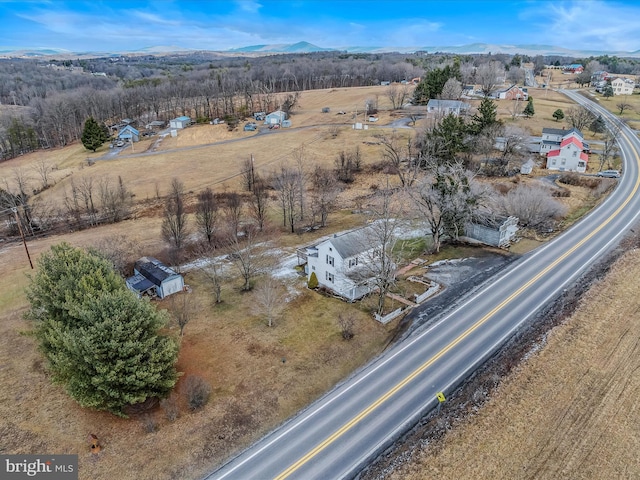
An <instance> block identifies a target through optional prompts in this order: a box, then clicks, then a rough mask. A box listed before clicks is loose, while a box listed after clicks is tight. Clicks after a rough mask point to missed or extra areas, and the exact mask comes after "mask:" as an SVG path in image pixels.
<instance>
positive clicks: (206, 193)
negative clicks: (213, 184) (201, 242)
mask: <svg viewBox="0 0 640 480" xmlns="http://www.w3.org/2000/svg"><path fill="white" fill-rule="evenodd" d="M217 220H218V203H217V202H216V198H215V195H214V194H213V190H211V188H210V187H207V188H206V189H205V190H203V191H202V192H200V193H199V194H198V203H197V204H196V224H197V225H198V229H199V230H200V233H201V234H202V236H203V237H204V238H205V239H206V241H207V243H208V244H209V245H211V244H212V242H213V236H214V233H215V230H216V223H217Z"/></svg>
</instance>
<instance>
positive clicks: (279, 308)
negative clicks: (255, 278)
mask: <svg viewBox="0 0 640 480" xmlns="http://www.w3.org/2000/svg"><path fill="white" fill-rule="evenodd" d="M284 300H285V298H284V292H283V287H282V285H281V284H280V283H279V282H278V281H277V280H276V279H275V278H273V277H267V278H264V279H262V281H261V282H260V285H258V286H257V287H256V288H255V290H254V293H253V305H252V306H253V312H254V313H255V314H256V315H261V316H263V317H264V318H265V320H266V321H267V326H269V327H272V326H273V323H274V322H275V321H276V320H277V319H278V318H279V317H280V315H281V314H282V312H283V310H284V308H285V305H286V304H285V301H284Z"/></svg>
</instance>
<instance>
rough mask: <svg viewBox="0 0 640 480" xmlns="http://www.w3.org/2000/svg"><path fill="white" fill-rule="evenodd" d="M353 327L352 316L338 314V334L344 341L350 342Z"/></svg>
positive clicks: (353, 320)
mask: <svg viewBox="0 0 640 480" xmlns="http://www.w3.org/2000/svg"><path fill="white" fill-rule="evenodd" d="M354 325H355V319H354V318H353V315H350V314H348V313H340V314H338V327H340V334H341V335H342V338H344V339H345V340H351V339H352V338H353V336H354V333H353V326H354Z"/></svg>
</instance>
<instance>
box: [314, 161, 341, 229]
mask: <svg viewBox="0 0 640 480" xmlns="http://www.w3.org/2000/svg"><path fill="white" fill-rule="evenodd" d="M311 186H312V189H311V197H312V205H311V211H312V214H313V217H314V218H313V222H314V223H315V221H316V218H318V219H319V220H320V226H321V227H325V226H326V225H327V219H328V218H329V213H331V211H333V209H334V207H335V203H336V200H337V198H338V193H339V192H340V189H339V187H338V183H337V181H336V178H335V176H334V175H333V173H332V172H331V171H329V170H327V169H326V168H322V167H321V166H319V165H316V168H315V170H314V171H313V173H312V175H311Z"/></svg>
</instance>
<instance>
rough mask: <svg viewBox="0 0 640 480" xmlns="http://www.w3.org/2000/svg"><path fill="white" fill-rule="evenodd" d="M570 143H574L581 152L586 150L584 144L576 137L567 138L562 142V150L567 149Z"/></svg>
mask: <svg viewBox="0 0 640 480" xmlns="http://www.w3.org/2000/svg"><path fill="white" fill-rule="evenodd" d="M570 143H573V144H574V145H575V146H576V147H578V149H579V150H582V149H583V148H584V147H583V146H582V142H581V141H580V140H578V139H577V138H576V137H574V136H573V135H571V136H569V137H566V138H565V139H564V140H562V142H561V143H560V148H563V147H566V146H567V145H569V144H570Z"/></svg>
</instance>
